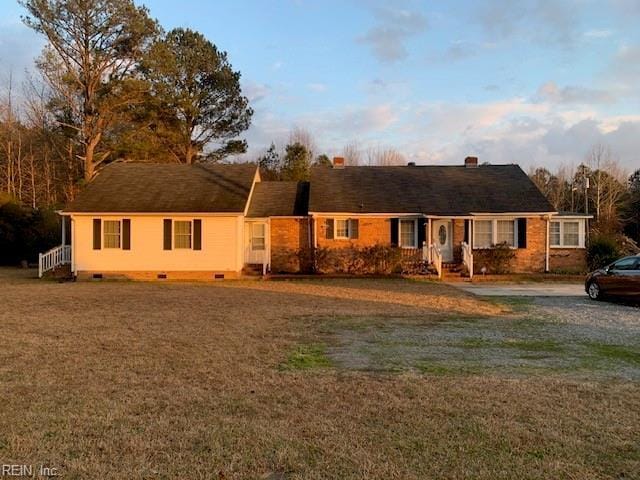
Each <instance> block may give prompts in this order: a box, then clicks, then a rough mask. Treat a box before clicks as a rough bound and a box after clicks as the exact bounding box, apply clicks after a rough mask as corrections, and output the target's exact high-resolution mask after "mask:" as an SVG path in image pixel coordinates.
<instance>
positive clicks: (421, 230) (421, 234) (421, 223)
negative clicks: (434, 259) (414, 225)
mask: <svg viewBox="0 0 640 480" xmlns="http://www.w3.org/2000/svg"><path fill="white" fill-rule="evenodd" d="M426 225H427V220H426V218H419V219H418V248H422V244H423V243H424V242H425V241H426V240H427V232H426Z"/></svg>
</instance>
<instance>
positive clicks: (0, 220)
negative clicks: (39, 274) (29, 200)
mask: <svg viewBox="0 0 640 480" xmlns="http://www.w3.org/2000/svg"><path fill="white" fill-rule="evenodd" d="M59 244H60V219H59V217H58V215H56V213H55V212H54V211H53V210H46V209H31V208H28V207H24V206H22V205H19V204H17V203H15V202H12V201H10V202H7V203H5V204H3V205H0V265H20V264H24V263H35V262H37V261H38V253H40V252H46V251H47V250H49V249H50V248H52V247H54V246H55V245H59Z"/></svg>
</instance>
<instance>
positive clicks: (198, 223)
mask: <svg viewBox="0 0 640 480" xmlns="http://www.w3.org/2000/svg"><path fill="white" fill-rule="evenodd" d="M193 249H194V250H202V220H194V221H193Z"/></svg>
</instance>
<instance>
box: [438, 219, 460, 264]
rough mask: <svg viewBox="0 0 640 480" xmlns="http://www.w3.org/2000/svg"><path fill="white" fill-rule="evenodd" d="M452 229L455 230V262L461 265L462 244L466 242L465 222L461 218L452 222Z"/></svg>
mask: <svg viewBox="0 0 640 480" xmlns="http://www.w3.org/2000/svg"><path fill="white" fill-rule="evenodd" d="M451 229H452V230H453V232H452V238H453V261H454V262H457V263H460V262H462V242H464V220H463V219H459V218H456V219H454V220H452V221H451ZM434 235H435V233H434Z"/></svg>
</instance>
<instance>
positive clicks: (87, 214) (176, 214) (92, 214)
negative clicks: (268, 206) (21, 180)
mask: <svg viewBox="0 0 640 480" xmlns="http://www.w3.org/2000/svg"><path fill="white" fill-rule="evenodd" d="M64 215H69V216H74V215H75V216H78V217H123V216H124V217H125V218H129V217H137V216H139V217H167V218H168V217H191V218H193V217H195V218H200V217H242V218H245V217H244V215H243V213H242V212H228V213H222V212H65V213H64Z"/></svg>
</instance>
